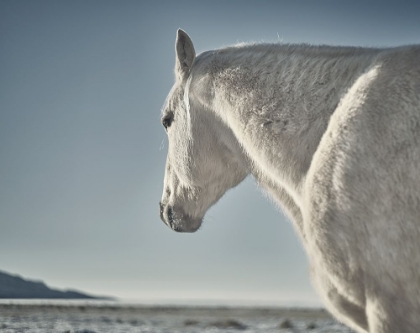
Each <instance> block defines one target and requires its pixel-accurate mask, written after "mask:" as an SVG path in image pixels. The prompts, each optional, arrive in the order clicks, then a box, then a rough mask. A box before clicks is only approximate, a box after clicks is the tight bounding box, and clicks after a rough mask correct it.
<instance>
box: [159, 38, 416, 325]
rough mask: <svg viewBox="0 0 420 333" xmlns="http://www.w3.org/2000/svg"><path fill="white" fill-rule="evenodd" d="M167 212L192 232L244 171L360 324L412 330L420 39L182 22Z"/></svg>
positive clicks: (170, 122)
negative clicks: (269, 37)
mask: <svg viewBox="0 0 420 333" xmlns="http://www.w3.org/2000/svg"><path fill="white" fill-rule="evenodd" d="M175 72H176V83H175V85H174V87H173V88H172V90H171V92H170V94H169V96H168V99H167V101H166V104H165V107H164V109H163V116H162V123H163V126H164V127H165V128H166V131H167V134H168V137H169V151H168V157H167V163H166V172H165V180H164V191H163V197H162V201H161V203H160V213H161V218H162V219H163V221H164V222H165V223H166V224H167V225H168V226H169V227H171V228H172V229H173V230H175V231H181V232H194V231H196V230H197V229H198V228H199V227H200V225H201V222H202V219H203V216H204V214H205V213H206V211H207V210H208V209H209V207H210V206H212V205H213V204H214V203H216V202H217V200H219V199H220V197H221V196H222V195H223V194H224V193H225V192H226V191H227V190H228V189H230V188H232V187H234V186H236V185H238V184H239V183H240V182H241V181H242V180H243V179H244V178H245V177H246V176H247V175H248V174H252V175H253V176H254V177H255V179H256V180H257V181H258V183H259V184H260V185H261V186H262V187H263V188H264V189H265V190H266V191H267V192H268V193H270V195H271V196H273V197H274V199H275V200H276V201H277V202H278V203H279V204H280V205H281V206H282V207H283V208H284V210H285V211H286V212H287V214H288V215H289V216H290V218H291V220H292V221H293V223H294V226H295V228H296V230H297V233H298V234H299V235H300V238H301V241H302V243H303V245H304V247H305V250H306V253H307V255H308V257H309V261H310V263H311V273H312V274H311V275H312V281H313V285H314V287H315V288H316V289H317V291H318V293H319V295H320V296H321V297H322V299H323V301H324V303H325V305H326V306H327V308H328V309H329V311H331V312H332V313H333V314H334V315H335V317H336V318H337V319H338V320H340V321H342V322H343V323H345V324H347V325H348V326H350V327H352V328H353V329H355V330H356V331H358V332H370V333H396V332H405V333H415V332H416V333H418V332H420V274H419V273H420V183H419V182H420V46H406V47H398V48H389V49H367V48H354V47H328V46H309V45H278V44H262V45H258V44H257V45H237V46H233V47H228V48H224V49H220V50H215V51H208V52H204V53H202V54H200V55H199V56H197V57H196V54H195V51H194V46H193V43H192V42H191V39H190V38H189V37H188V35H187V34H186V33H185V32H183V31H182V30H178V34H177V39H176V66H175Z"/></svg>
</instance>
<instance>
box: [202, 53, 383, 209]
mask: <svg viewBox="0 0 420 333" xmlns="http://www.w3.org/2000/svg"><path fill="white" fill-rule="evenodd" d="M377 53H378V50H373V49H355V48H330V47H324V48H322V47H319V48H313V47H308V46H306V47H305V46H279V45H265V46H264V45H263V46H254V47H252V46H250V47H245V48H244V49H240V48H239V49H238V48H236V49H235V48H232V49H226V50H220V51H218V52H217V53H214V56H213V58H212V60H211V61H210V63H211V68H212V72H211V75H210V77H211V83H210V85H209V87H210V86H211V87H213V88H212V90H213V92H212V100H211V101H209V102H210V108H211V109H212V110H214V112H216V114H217V115H218V116H219V117H220V118H221V119H222V120H223V121H224V122H225V123H226V124H227V125H228V127H230V128H231V129H232V131H233V133H234V135H235V137H236V139H237V140H238V142H239V144H240V145H241V146H242V147H243V150H244V152H245V155H246V157H247V161H248V169H249V170H250V172H251V173H252V174H253V175H254V177H255V178H256V179H257V181H258V182H259V183H260V184H261V185H262V186H263V187H264V188H266V189H267V190H268V192H270V193H272V194H273V195H274V197H275V199H277V201H279V202H280V204H282V205H283V206H286V207H285V208H286V210H287V211H289V213H290V212H291V211H296V207H295V206H297V207H298V208H299V207H301V201H302V200H301V198H302V187H303V186H302V185H303V182H304V180H305V177H306V174H307V171H308V169H309V167H310V164H311V161H312V157H313V155H314V153H315V151H316V149H317V146H318V144H319V142H320V140H321V137H322V135H323V133H324V132H325V131H326V128H327V125H328V122H329V119H330V116H331V114H332V113H333V112H334V110H335V108H336V107H337V104H338V103H339V101H340V98H341V96H342V95H343V94H344V93H345V92H346V91H347V90H348V89H349V88H350V87H351V85H352V84H353V83H354V81H355V80H356V79H357V77H358V76H359V75H360V74H361V73H362V72H363V71H364V70H366V68H367V67H369V65H370V64H371V63H372V61H373V59H374V58H375V57H376V55H377ZM207 94H208V92H207ZM287 206H289V207H287ZM298 210H300V209H298ZM291 214H292V215H293V213H291ZM295 217H296V216H295Z"/></svg>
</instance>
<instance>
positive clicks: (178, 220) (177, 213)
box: [159, 202, 202, 232]
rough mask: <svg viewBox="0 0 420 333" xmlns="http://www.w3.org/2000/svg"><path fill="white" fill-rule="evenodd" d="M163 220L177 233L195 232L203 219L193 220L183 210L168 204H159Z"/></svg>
mask: <svg viewBox="0 0 420 333" xmlns="http://www.w3.org/2000/svg"><path fill="white" fill-rule="evenodd" d="M159 208H160V218H161V220H162V221H163V222H164V223H165V224H166V225H167V226H168V227H169V228H171V229H172V230H173V231H176V232H195V231H197V230H198V229H199V228H200V226H201V222H202V219H201V218H198V219H197V218H193V217H191V216H189V215H188V214H185V212H184V211H183V209H182V208H180V207H174V206H171V205H168V204H166V205H165V204H162V202H160V203H159Z"/></svg>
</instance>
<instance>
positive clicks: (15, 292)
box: [0, 271, 112, 300]
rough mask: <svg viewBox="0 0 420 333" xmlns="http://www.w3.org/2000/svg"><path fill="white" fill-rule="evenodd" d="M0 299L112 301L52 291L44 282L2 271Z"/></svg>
mask: <svg viewBox="0 0 420 333" xmlns="http://www.w3.org/2000/svg"><path fill="white" fill-rule="evenodd" d="M0 298H45V299H108V300H110V299H112V298H110V297H95V296H91V295H87V294H84V293H81V292H78V291H74V290H65V291H60V290H55V289H51V288H49V287H47V286H46V285H45V283H44V282H41V281H30V280H26V279H23V278H21V277H20V276H18V275H11V274H8V273H6V272H3V271H0Z"/></svg>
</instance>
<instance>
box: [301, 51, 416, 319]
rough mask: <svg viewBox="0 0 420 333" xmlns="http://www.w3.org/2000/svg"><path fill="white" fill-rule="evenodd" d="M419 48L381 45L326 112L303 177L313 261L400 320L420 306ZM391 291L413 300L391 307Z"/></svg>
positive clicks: (354, 297) (345, 290)
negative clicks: (374, 57) (327, 118)
mask: <svg viewBox="0 0 420 333" xmlns="http://www.w3.org/2000/svg"><path fill="white" fill-rule="evenodd" d="M419 53H420V51H419V48H413V49H406V50H401V51H399V52H397V51H395V52H394V53H392V52H389V53H388V54H384V55H383V56H382V57H378V60H377V61H376V62H375V63H374V64H373V65H372V66H371V67H370V68H369V69H368V70H366V72H365V73H364V74H363V75H361V76H360V77H359V78H358V80H357V81H356V82H355V83H354V85H353V86H352V87H351V89H349V91H348V92H347V93H346V94H345V96H344V97H343V98H342V100H341V102H340V104H339V106H338V107H337V109H336V110H335V112H334V114H333V115H332V117H331V119H330V123H329V125H328V128H327V130H326V132H325V133H324V135H323V137H322V140H321V142H320V144H319V146H318V149H317V151H316V153H315V155H314V157H313V160H312V163H311V166H310V169H309V172H308V175H307V178H306V182H305V185H304V207H305V209H304V211H303V223H304V230H305V234H306V238H307V240H306V241H307V244H306V248H307V250H308V256H309V258H310V261H311V262H312V264H313V265H314V267H315V271H316V270H318V271H319V272H322V276H323V277H322V278H323V279H326V280H328V283H330V284H332V285H333V286H334V288H335V289H336V290H337V292H338V294H340V295H344V297H345V299H347V300H350V301H351V302H353V303H355V304H357V305H361V306H364V305H366V304H372V302H373V303H375V302H377V303H378V302H379V304H381V306H382V308H381V311H382V316H383V318H381V320H382V321H383V322H386V321H387V320H390V319H389V318H391V317H389V316H388V317H387V313H388V314H389V315H391V314H390V313H391V312H393V315H392V318H394V319H396V320H398V318H400V320H403V318H404V312H405V315H406V316H407V315H410V314H411V313H412V314H413V316H414V314H415V313H418V311H419V310H420V302H419V299H420V288H419V287H418V281H416V276H418V272H417V271H416V270H417V269H418V267H420V243H419V242H418V239H420V223H419V222H418V216H419V214H420V211H419V209H420V191H419V185H417V182H416V180H417V179H419V177H420V148H419V142H420V136H419V134H418V133H419V131H418V130H419V126H420V101H419V97H418V87H419V86H420V65H418V64H417V63H418V61H417V60H416V59H418V56H419ZM315 274H316V273H315ZM321 289H322V287H321ZM322 292H326V293H328V291H327V290H324V291H322V290H321V293H322ZM396 297H404V298H405V299H406V300H407V302H406V304H407V305H410V306H411V308H407V307H404V312H402V311H399V310H398V313H397V311H396V309H395V308H393V306H395V305H393V300H395V298H396ZM366 306H367V305H366ZM416 311H417V312H416ZM377 315H378V314H377V313H376V314H372V315H371V316H372V317H375V316H377ZM372 317H371V318H370V319H369V318H368V319H369V321H370V322H374V321H375V319H372ZM413 318H415V316H414V317H413ZM413 320H419V319H413ZM419 323H420V320H419ZM416 324H417V322H416ZM390 325H391V324H390ZM407 325H410V323H408V322H407ZM407 327H408V326H407Z"/></svg>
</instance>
